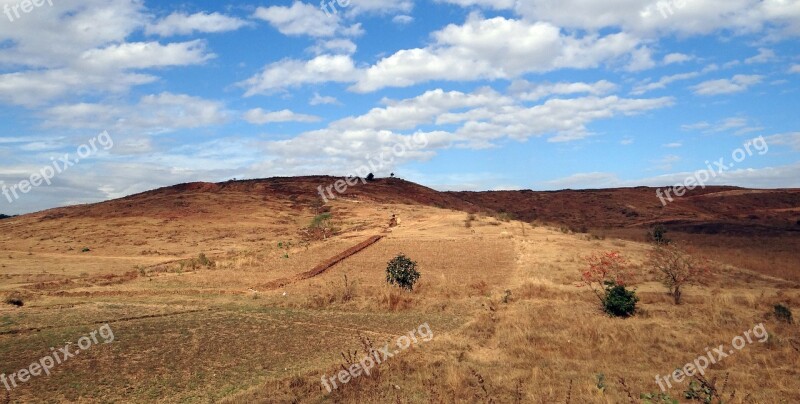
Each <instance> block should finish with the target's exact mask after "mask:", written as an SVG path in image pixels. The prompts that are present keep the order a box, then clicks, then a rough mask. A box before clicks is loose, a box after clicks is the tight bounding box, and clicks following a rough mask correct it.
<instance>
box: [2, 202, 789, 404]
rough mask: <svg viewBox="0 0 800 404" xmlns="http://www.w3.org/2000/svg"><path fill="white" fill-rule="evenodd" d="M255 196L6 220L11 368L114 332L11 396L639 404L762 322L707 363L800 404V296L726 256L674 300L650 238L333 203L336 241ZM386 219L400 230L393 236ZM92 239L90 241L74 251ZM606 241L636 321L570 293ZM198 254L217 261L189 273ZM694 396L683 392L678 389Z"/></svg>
mask: <svg viewBox="0 0 800 404" xmlns="http://www.w3.org/2000/svg"><path fill="white" fill-rule="evenodd" d="M246 202H247V201H246V200H242V201H240V203H242V204H246ZM259 203H262V205H263V206H261V207H259V208H252V206H251V205H247V206H248V207H247V208H246V209H243V211H242V212H237V215H236V217H235V218H234V217H231V215H230V213H229V212H228V213H226V209H223V208H222V207H221V208H220V209H219V211H216V210H212V211H209V212H206V213H204V214H203V215H199V216H192V217H188V218H179V219H174V220H171V221H167V222H161V221H155V220H151V219H146V218H144V219H142V221H132V220H130V219H128V218H118V219H109V220H107V221H105V222H103V223H101V224H98V223H97V221H96V220H91V219H88V218H84V219H81V218H65V219H63V220H62V221H59V222H58V223H59V224H58V225H56V224H55V223H52V221H39V222H35V221H31V222H25V223H24V224H25V225H26V227H25V228H24V229H23V230H19V229H17V228H14V229H12V228H11V227H9V226H11V225H13V224H14V223H13V222H9V223H12V224H11V225H9V224H8V223H4V224H3V226H4V229H6V230H9V232H7V233H6V238H5V239H4V240H0V265H3V266H4V267H3V268H2V269H3V272H2V276H0V291H4V293H5V294H9V293H11V292H12V291H13V292H15V293H19V294H21V295H22V296H24V300H25V303H26V304H25V306H24V307H22V308H15V307H12V306H8V305H3V306H0V358H1V359H2V360H0V372H5V373H9V372H13V371H15V370H17V369H20V368H22V367H23V366H27V365H28V364H29V363H31V362H33V361H35V360H38V359H39V358H40V357H42V356H43V355H44V354H46V353H47V352H48V351H49V349H48V348H49V347H50V346H57V345H58V344H62V346H63V343H65V342H68V341H73V342H74V341H75V340H76V339H77V338H79V337H80V336H81V335H83V333H86V332H88V331H90V330H92V329H95V328H97V326H98V325H99V324H102V323H104V322H108V323H109V324H111V326H112V327H113V329H114V333H115V336H116V340H115V342H114V343H112V344H109V345H101V346H97V347H93V348H92V349H91V350H90V351H88V352H87V353H86V355H85V356H81V357H79V358H74V359H72V360H70V361H69V362H67V363H65V364H64V365H62V366H60V367H58V368H57V369H56V371H55V372H54V373H53V375H51V376H50V377H39V378H35V379H33V380H31V381H30V382H28V383H25V384H23V385H21V386H20V387H18V388H17V389H14V390H13V391H12V393H11V399H12V400H13V401H19V402H30V401H51V402H52V401H56V402H58V401H63V402H66V401H69V402H94V401H130V402H152V401H163V402H179V401H180V402H185V401H188V402H209V401H227V402H330V401H333V402H389V401H392V402H408V403H411V402H496V403H500V402H541V403H550V402H565V401H566V400H567V397H569V399H570V400H571V402H573V403H583V402H592V403H615V402H628V401H629V400H628V398H627V396H628V393H627V392H625V391H624V390H625V389H624V388H623V387H622V385H621V384H620V383H619V382H618V378H620V377H622V378H624V379H625V381H626V385H627V386H629V388H630V390H631V391H632V392H633V393H634V394H635V395H636V396H638V394H639V393H644V392H655V391H657V390H658V386H657V385H656V384H655V381H654V377H655V375H656V374H660V375H664V374H666V373H669V372H671V371H672V370H674V369H675V367H677V366H682V365H683V364H684V363H686V362H688V361H690V360H692V359H694V358H695V357H696V356H698V355H700V354H702V353H704V352H705V349H706V347H709V346H717V345H719V344H729V343H730V341H731V338H733V337H734V336H736V335H740V334H741V333H742V332H744V331H746V330H749V329H751V328H752V327H753V326H755V325H756V324H759V323H763V324H764V325H765V327H766V328H767V330H769V332H770V339H769V341H768V342H767V343H764V344H760V343H756V344H753V345H751V346H747V347H746V348H744V349H743V350H741V351H739V352H737V353H735V354H734V355H732V356H731V357H729V358H727V359H725V361H723V362H721V363H720V364H719V365H716V366H715V367H713V368H712V370H711V371H710V373H709V374H711V375H713V376H719V377H721V378H722V377H724V375H725V374H729V382H728V386H729V387H728V391H732V390H736V397H735V398H734V400H733V401H732V402H735V403H750V402H757V403H771V402H776V399H777V402H780V400H784V402H797V401H798V400H800V393H798V391H800V381H798V380H800V379H798V377H797V376H798V375H797V370H796V363H798V359H799V358H798V357H799V355H800V352H798V349H800V339H798V328H797V325H796V324H795V325H787V324H782V323H779V322H778V321H777V320H776V319H774V318H773V317H772V316H771V311H772V307H773V305H774V304H776V303H778V302H782V303H786V304H788V305H789V306H790V307H800V289H798V286H797V284H795V283H793V282H789V281H785V280H780V279H774V278H771V277H768V276H763V275H760V274H758V273H754V272H751V271H748V270H747V268H738V267H733V266H723V265H720V266H719V267H718V268H717V269H716V271H715V276H714V277H713V278H712V279H710V280H708V281H707V282H705V284H704V285H702V286H692V287H689V288H688V289H687V290H686V292H685V304H683V305H681V306H675V305H673V304H672V303H671V300H670V298H669V296H666V295H665V293H664V289H663V287H662V286H661V285H659V284H657V283H655V282H652V280H651V279H650V277H649V276H648V275H646V274H645V273H644V268H645V265H644V263H645V257H646V254H647V252H648V249H649V246H647V245H645V244H641V243H637V242H632V241H624V242H622V241H620V240H617V239H614V238H611V237H607V238H605V239H602V240H597V239H592V238H591V237H586V235H579V234H565V233H563V232H561V231H560V230H559V229H556V228H550V227H546V226H537V227H532V226H530V225H528V224H522V223H520V222H514V221H509V222H504V221H501V220H497V219H495V218H491V217H485V216H480V215H477V216H476V217H475V218H474V220H471V221H470V225H469V226H466V225H465V220H466V219H467V215H466V214H465V213H463V212H456V211H450V210H443V209H436V208H430V207H421V206H413V205H391V204H367V203H359V202H354V201H347V200H337V201H335V202H334V203H333V204H332V205H333V215H334V220H335V221H336V225H337V227H339V228H341V229H342V233H341V234H340V235H338V236H336V237H334V238H331V239H327V240H322V241H314V242H308V243H306V242H304V241H303V240H301V238H300V237H299V236H298V231H297V230H299V228H301V227H303V226H306V225H308V223H309V222H310V220H311V218H312V217H313V212H311V211H310V210H308V209H306V210H296V209H294V210H290V207H289V206H288V205H286V206H283V205H280V204H274V203H269V204H268V203H264V202H263V201H261V200H260V199H259ZM212 206H216V205H212ZM392 214H396V215H397V216H398V218H399V226H398V227H395V228H391V229H387V227H386V224H387V223H388V219H389V217H390V216H391V215H392ZM59 220H61V219H59ZM17 224H19V223H17ZM375 234H384V235H385V238H384V239H383V240H381V241H380V242H378V243H377V244H375V245H373V246H371V247H370V248H368V249H366V250H364V251H362V252H360V253H358V254H356V255H355V256H353V257H350V258H348V259H347V260H345V261H344V262H342V263H340V264H338V265H337V266H335V267H333V268H331V269H329V270H328V271H326V272H325V273H323V274H321V275H320V276H317V277H315V278H312V279H308V280H304V281H298V282H292V283H289V284H287V285H285V286H284V287H280V288H269V287H264V285H267V284H269V282H270V281H273V280H276V279H280V278H284V277H291V276H293V275H296V274H298V273H301V272H304V271H307V270H309V269H310V268H312V267H313V266H315V265H316V264H317V263H319V262H321V261H324V260H325V259H327V258H330V257H331V256H334V255H336V254H337V253H339V252H340V251H342V250H344V249H346V248H348V247H350V246H352V245H354V244H356V243H358V242H360V241H362V240H363V239H365V238H366V237H369V236H371V235H375ZM278 243H281V246H280V247H279V246H278ZM287 243H291V246H289V247H286V244H287ZM83 246H88V247H90V248H91V251H90V252H85V253H82V252H80V249H81V248H83ZM70 248H71V249H70ZM143 250H144V251H146V250H152V251H157V252H158V253H156V254H150V253H147V254H143V253H142V252H143ZM607 250H620V251H622V253H623V254H624V255H625V256H626V257H628V258H629V259H630V260H631V261H632V262H633V264H634V266H635V267H636V268H638V269H639V270H640V272H641V274H640V276H638V278H637V282H636V284H635V286H636V287H637V291H638V295H639V296H640V297H641V302H640V308H641V311H640V313H639V314H638V315H637V316H635V317H633V318H630V319H625V320H621V319H612V318H609V317H607V316H605V315H604V314H603V313H602V312H601V310H600V309H599V306H598V304H597V301H596V298H595V296H594V295H593V294H591V292H589V291H588V290H585V289H581V288H578V287H576V286H575V283H576V281H577V280H578V277H579V273H580V271H581V270H582V269H583V267H584V265H585V264H584V261H583V257H584V256H586V255H588V254H590V253H592V252H598V251H607ZM29 251H30V253H29ZM201 252H203V253H205V254H207V255H208V257H209V258H210V259H211V260H212V261H213V263H212V264H210V265H196V264H195V265H193V264H192V261H191V260H192V259H196V258H197V257H198V255H199V254H200V253H201ZM400 252H403V253H405V254H406V255H408V256H410V257H411V258H412V259H414V260H415V261H417V262H418V263H419V269H420V272H421V273H422V278H421V279H420V282H419V284H418V285H417V286H416V287H415V290H414V291H413V292H403V291H400V290H398V289H396V288H392V287H389V286H387V285H386V282H385V267H386V262H387V261H389V259H391V258H392V257H393V256H395V255H396V254H398V253H400ZM9 256H11V258H8V257H9ZM130 271H134V272H135V276H133V277H131V278H124V279H122V278H120V279H118V282H117V280H115V279H116V278H114V279H109V278H108V276H107V275H115V276H118V275H122V274H124V273H126V272H130ZM345 276H347V283H346V284H345ZM54 281H61V282H62V283H58V282H55V283H54ZM424 322H427V323H428V324H429V325H430V327H431V329H432V330H433V332H434V335H435V336H434V339H433V340H432V341H430V342H426V343H424V344H420V345H419V346H416V347H414V348H413V349H410V350H408V351H406V352H402V353H401V354H399V355H397V356H396V357H394V358H392V359H391V360H390V361H388V362H386V363H384V364H382V365H380V368H379V370H378V371H377V372H376V373H375V374H374V375H373V376H372V377H361V378H359V379H357V380H355V381H353V382H351V383H348V384H346V385H344V386H342V387H341V388H340V389H338V390H336V391H335V392H333V393H332V394H330V395H327V394H325V392H324V391H322V387H321V385H320V377H321V376H322V375H323V374H331V372H332V371H334V370H336V369H337V368H338V366H339V365H340V364H341V362H342V358H341V355H340V354H341V352H343V351H347V350H351V351H352V350H354V349H359V346H360V345H359V342H358V335H359V334H362V335H366V336H369V337H370V338H372V339H373V340H375V341H376V344H382V343H384V342H389V341H392V340H393V339H394V338H395V337H396V336H398V335H401V334H404V333H406V332H408V331H409V330H411V329H414V328H415V327H417V326H418V325H419V324H422V323H424ZM600 374H602V375H603V377H604V378H605V385H606V386H605V388H603V389H600V388H598V377H599V375H600ZM570 386H571V387H570ZM685 388H686V384H685V383H684V384H683V385H680V386H676V387H675V388H673V389H671V390H670V391H669V393H670V394H671V395H672V396H673V397H682V392H683V390H684V389H685Z"/></svg>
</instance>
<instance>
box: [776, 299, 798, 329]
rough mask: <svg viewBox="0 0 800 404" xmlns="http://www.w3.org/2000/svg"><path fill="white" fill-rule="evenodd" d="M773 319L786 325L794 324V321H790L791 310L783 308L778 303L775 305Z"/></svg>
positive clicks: (786, 307)
mask: <svg viewBox="0 0 800 404" xmlns="http://www.w3.org/2000/svg"><path fill="white" fill-rule="evenodd" d="M775 318H777V319H778V320H780V321H783V322H784V323H788V324H792V323H793V322H794V320H792V310H790V309H789V307H788V306H784V305H782V304H780V303H778V304H776V305H775Z"/></svg>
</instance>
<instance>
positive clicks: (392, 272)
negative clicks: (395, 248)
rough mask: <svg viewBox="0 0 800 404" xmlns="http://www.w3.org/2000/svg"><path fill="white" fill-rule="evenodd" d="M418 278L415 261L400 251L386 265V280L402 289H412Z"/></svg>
mask: <svg viewBox="0 0 800 404" xmlns="http://www.w3.org/2000/svg"><path fill="white" fill-rule="evenodd" d="M418 279H419V272H417V263H416V262H414V261H412V260H411V259H409V258H408V257H406V256H405V255H403V254H402V253H401V254H399V255H398V256H396V257H394V258H393V259H392V260H391V261H389V264H388V265H387V266H386V282H389V283H390V284H392V285H397V286H399V287H401V288H403V289H408V290H414V284H415V283H417V280H418Z"/></svg>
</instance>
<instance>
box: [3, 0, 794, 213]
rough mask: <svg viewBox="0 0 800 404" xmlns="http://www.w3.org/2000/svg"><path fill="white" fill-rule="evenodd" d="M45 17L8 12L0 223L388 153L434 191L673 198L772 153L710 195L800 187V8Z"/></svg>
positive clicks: (13, 0)
mask: <svg viewBox="0 0 800 404" xmlns="http://www.w3.org/2000/svg"><path fill="white" fill-rule="evenodd" d="M35 3H37V4H39V6H38V7H37V6H36V5H34V2H33V1H32V0H31V2H30V3H26V2H25V1H19V0H0V7H2V11H3V15H0V48H2V49H1V50H2V52H0V106H2V108H0V119H2V122H3V124H2V126H0V159H2V160H0V186H2V187H5V188H3V189H11V187H16V190H17V193H16V196H14V195H15V194H13V193H9V194H8V195H12V196H3V195H0V213H6V214H18V213H26V212H32V211H37V210H41V209H46V208H50V207H55V206H62V205H68V204H78V203H88V202H96V201H101V200H105V199H110V198H117V197H121V196H125V195H129V194H132V193H136V192H141V191H145V190H148V189H153V188H156V187H160V186H167V185H173V184H176V183H182V182H190V181H224V180H227V179H231V178H239V179H244V178H263V177H272V176H289V175H309V174H329V175H337V176H344V175H348V174H354V173H356V172H357V170H358V169H359V168H360V167H362V166H364V165H365V164H367V163H368V161H370V159H374V157H375V156H378V155H380V154H381V153H384V155H385V156H389V157H391V159H392V161H391V162H388V159H387V163H386V164H384V165H383V166H382V167H378V168H377V169H375V170H374V171H375V174H377V175H379V176H381V175H388V174H389V173H390V172H395V173H397V175H398V176H400V177H402V178H406V179H409V180H412V181H415V182H419V183H422V184H424V185H428V186H431V187H433V188H436V189H440V190H494V189H535V190H549V189H563V188H602V187H616V186H637V185H648V186H665V185H672V184H675V183H678V182H682V181H683V179H684V178H686V177H687V176H688V175H690V174H691V173H692V172H694V171H696V170H700V169H703V168H705V167H706V164H705V162H706V161H715V160H718V159H719V158H726V159H728V160H730V156H731V153H732V151H734V150H736V149H737V148H739V147H741V146H742V144H743V143H745V142H747V141H748V140H750V139H753V138H758V137H761V138H762V139H763V140H764V141H765V142H766V143H767V144H768V145H769V150H768V152H764V153H754V154H753V155H750V156H747V158H746V159H745V160H744V161H743V162H741V163H738V164H737V166H736V167H735V169H731V170H729V171H728V173H727V174H726V175H725V176H724V177H719V178H716V179H714V181H713V182H712V183H713V184H730V185H739V186H748V187H762V188H774V187H800V175H798V174H800V162H799V161H798V157H799V156H800V154H799V153H800V125H798V124H799V123H800V122H799V119H798V115H799V114H798V113H797V106H798V101H799V98H800V93H799V92H798V90H800V88H799V87H800V54H799V53H798V35H799V34H800V1H798V0H793V1H792V0H764V1H756V0H726V1H722V0H713V1H712V0H685V1H673V2H666V1H661V2H657V1H653V2H648V1H642V0H608V1H603V2H598V1H596V0H560V1H555V0H529V1H519V0H492V1H490V0H430V1H420V0H351V1H349V2H347V1H342V2H340V3H336V2H335V1H333V2H331V3H329V4H328V14H326V13H325V12H324V11H323V10H322V8H321V6H320V4H319V3H317V2H300V1H294V2H292V1H274V2H253V3H248V2H237V3H226V2H220V1H194V2H185V1H184V2H171V1H159V2H155V1H144V2H142V1H134V0H102V1H101V0H86V1H66V0H64V1H59V0H53V1H52V5H51V4H50V3H48V2H47V1H45V0H37V1H36V2H35ZM334 8H335V9H336V13H332V12H331V11H332V10H333V9H334ZM26 10H27V12H26ZM103 132H105V133H107V134H108V138H110V139H113V142H112V143H113V145H112V144H111V143H99V144H100V147H95V148H94V149H90V148H85V149H84V151H86V150H91V152H90V153H85V154H87V155H86V156H85V158H81V159H80V161H79V162H77V163H74V164H73V165H71V166H69V167H68V168H67V169H66V170H65V171H63V172H60V173H56V174H55V175H53V178H52V179H51V180H49V182H50V184H49V185H48V184H46V183H44V182H42V180H41V179H38V181H36V182H38V183H39V185H38V186H36V185H35V184H34V186H31V185H30V184H28V186H26V187H25V189H26V190H27V192H22V191H19V189H20V185H21V184H22V182H25V181H29V182H33V180H34V178H32V177H31V176H32V175H34V176H35V175H36V174H37V173H40V174H41V173H43V170H45V171H46V170H47V169H46V168H45V167H50V166H51V165H52V164H54V163H53V162H54V161H57V160H58V159H59V158H62V157H63V156H64V155H65V154H69V155H70V156H71V157H70V158H71V159H73V160H74V159H77V154H78V150H79V148H80V147H81V146H82V145H88V144H89V143H90V142H94V144H95V146H97V145H98V143H97V139H98V136H100V134H101V133H103ZM414 136H416V137H414ZM412 138H414V139H425V141H424V143H419V144H417V146H416V147H411V148H408V149H407V150H406V149H402V148H397V147H396V146H397V145H398V144H406V145H408V144H409V143H408V142H409V139H412ZM104 139H105V138H104ZM420 145H423V146H420ZM393 148H394V149H393ZM392 150H395V151H392ZM398 150H400V152H398ZM82 157H84V156H82ZM55 164H57V163H55Z"/></svg>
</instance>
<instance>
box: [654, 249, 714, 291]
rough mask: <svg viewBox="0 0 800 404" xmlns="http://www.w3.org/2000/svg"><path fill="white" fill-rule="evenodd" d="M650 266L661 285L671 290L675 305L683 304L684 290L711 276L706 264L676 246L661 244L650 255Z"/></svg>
mask: <svg viewBox="0 0 800 404" xmlns="http://www.w3.org/2000/svg"><path fill="white" fill-rule="evenodd" d="M650 266H651V267H652V271H653V272H654V273H655V274H656V275H657V276H658V277H659V280H660V281H661V283H662V284H663V285H664V286H666V287H667V289H669V294H670V295H672V298H673V300H674V301H675V304H681V296H682V295H683V288H684V287H685V286H686V285H692V284H696V283H698V281H700V280H701V279H704V278H707V277H708V276H709V275H710V271H709V270H708V268H707V266H706V265H705V263H703V262H701V261H699V260H697V259H695V258H694V257H692V256H691V255H689V254H687V253H686V252H685V251H683V250H682V249H681V248H680V247H678V246H677V245H675V244H666V245H664V244H659V245H657V246H656V247H655V248H654V249H653V251H652V252H651V253H650Z"/></svg>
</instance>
